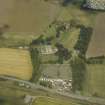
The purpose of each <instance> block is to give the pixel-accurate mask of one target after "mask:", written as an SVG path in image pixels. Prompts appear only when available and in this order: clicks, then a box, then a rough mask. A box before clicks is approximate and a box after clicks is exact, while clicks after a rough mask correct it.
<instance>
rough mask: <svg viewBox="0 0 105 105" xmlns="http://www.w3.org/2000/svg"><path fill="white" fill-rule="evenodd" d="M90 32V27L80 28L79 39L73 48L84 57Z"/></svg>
mask: <svg viewBox="0 0 105 105" xmlns="http://www.w3.org/2000/svg"><path fill="white" fill-rule="evenodd" d="M92 31H93V29H92V28H91V27H85V26H81V30H80V35H79V39H78V41H77V43H76V45H75V46H74V48H75V49H76V50H78V51H79V52H80V53H81V54H83V55H85V53H86V51H87V48H88V44H89V42H90V39H91V36H92Z"/></svg>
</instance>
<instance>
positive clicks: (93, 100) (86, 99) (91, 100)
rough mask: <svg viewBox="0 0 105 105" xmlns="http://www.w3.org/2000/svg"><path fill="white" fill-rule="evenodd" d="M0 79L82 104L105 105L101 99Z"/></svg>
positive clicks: (8, 78)
mask: <svg viewBox="0 0 105 105" xmlns="http://www.w3.org/2000/svg"><path fill="white" fill-rule="evenodd" d="M0 78H1V79H6V80H10V81H13V82H19V83H24V84H25V85H29V86H30V87H31V88H29V89H32V90H38V89H41V90H43V91H46V92H49V93H52V94H57V95H60V96H64V97H68V98H72V99H76V100H80V101H83V102H87V103H92V104H96V105H105V99H102V98H94V97H86V96H81V95H75V94H70V93H69V94H68V93H63V92H58V91H55V90H53V89H48V88H45V87H42V86H40V85H36V84H34V83H30V82H28V81H24V80H20V79H16V78H12V77H7V76H0Z"/></svg>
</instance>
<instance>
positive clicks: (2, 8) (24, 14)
mask: <svg viewBox="0 0 105 105" xmlns="http://www.w3.org/2000/svg"><path fill="white" fill-rule="evenodd" d="M55 10H56V11H55ZM56 12H57V6H56V5H53V4H50V3H47V2H45V1H44V0H0V25H4V24H8V25H9V26H10V30H9V31H10V32H23V33H24V32H31V33H32V32H34V33H35V34H39V32H41V31H42V30H43V29H44V28H45V27H46V26H47V25H48V24H49V23H50V22H52V20H53V19H54V17H55V15H56Z"/></svg>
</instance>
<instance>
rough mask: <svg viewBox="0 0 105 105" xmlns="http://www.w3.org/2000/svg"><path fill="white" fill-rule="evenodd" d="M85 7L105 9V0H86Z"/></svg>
mask: <svg viewBox="0 0 105 105" xmlns="http://www.w3.org/2000/svg"><path fill="white" fill-rule="evenodd" d="M85 7H87V8H91V9H96V10H105V0H86V5H85Z"/></svg>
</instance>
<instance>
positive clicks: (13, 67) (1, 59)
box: [0, 48, 32, 80]
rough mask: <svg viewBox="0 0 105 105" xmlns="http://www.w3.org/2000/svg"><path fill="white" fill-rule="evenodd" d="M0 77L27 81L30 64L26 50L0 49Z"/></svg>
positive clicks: (30, 72)
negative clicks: (4, 76) (6, 76)
mask: <svg viewBox="0 0 105 105" xmlns="http://www.w3.org/2000/svg"><path fill="white" fill-rule="evenodd" d="M0 75H8V76H13V77H17V78H20V79H25V80H29V79H30V78H31V76H32V64H31V58H30V54H29V52H28V51H27V50H20V49H10V48H0Z"/></svg>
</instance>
